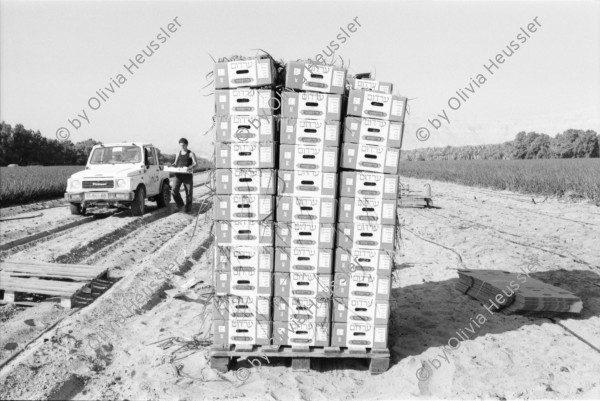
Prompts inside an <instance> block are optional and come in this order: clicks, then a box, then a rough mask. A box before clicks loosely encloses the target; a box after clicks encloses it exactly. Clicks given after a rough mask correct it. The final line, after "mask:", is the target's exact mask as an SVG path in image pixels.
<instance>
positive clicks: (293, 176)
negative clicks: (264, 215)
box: [277, 170, 337, 198]
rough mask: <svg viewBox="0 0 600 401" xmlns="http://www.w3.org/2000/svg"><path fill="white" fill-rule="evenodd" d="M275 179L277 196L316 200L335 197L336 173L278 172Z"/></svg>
mask: <svg viewBox="0 0 600 401" xmlns="http://www.w3.org/2000/svg"><path fill="white" fill-rule="evenodd" d="M277 177H278V179H277V194H279V195H287V196H298V197H303V196H310V197H316V198H325V197H326V198H335V197H336V195H337V174H336V173H324V172H322V171H309V170H296V171H279V172H278V174H277Z"/></svg>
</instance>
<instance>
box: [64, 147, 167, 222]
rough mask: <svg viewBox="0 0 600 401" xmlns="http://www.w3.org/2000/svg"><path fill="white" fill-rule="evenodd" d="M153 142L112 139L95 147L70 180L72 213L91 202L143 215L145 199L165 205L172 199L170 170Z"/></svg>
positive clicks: (81, 210) (91, 203)
mask: <svg viewBox="0 0 600 401" xmlns="http://www.w3.org/2000/svg"><path fill="white" fill-rule="evenodd" d="M157 156H158V154H157V151H156V149H155V148H154V146H152V144H150V143H133V142H123V143H110V144H106V145H96V146H94V147H93V148H92V151H91V152H90V156H89V158H88V161H87V164H86V166H85V170H83V171H80V172H78V173H75V174H73V175H72V176H71V178H69V180H68V181H67V192H66V193H65V199H66V200H67V201H69V202H70V203H71V213H72V214H85V212H86V209H87V208H88V207H90V206H96V207H111V206H112V207H119V206H124V207H130V208H131V214H132V215H134V216H141V215H143V214H144V211H145V201H146V199H148V200H150V201H154V202H156V203H157V205H158V207H165V206H167V205H168V204H169V202H171V186H170V185H169V172H167V171H163V170H162V168H161V166H160V164H159V162H158V157H157Z"/></svg>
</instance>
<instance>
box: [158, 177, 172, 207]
mask: <svg viewBox="0 0 600 401" xmlns="http://www.w3.org/2000/svg"><path fill="white" fill-rule="evenodd" d="M170 202H171V188H169V185H168V184H166V183H164V182H163V184H162V185H161V186H160V193H159V194H158V195H156V205H157V206H158V207H165V206H167V205H168V204H169V203H170Z"/></svg>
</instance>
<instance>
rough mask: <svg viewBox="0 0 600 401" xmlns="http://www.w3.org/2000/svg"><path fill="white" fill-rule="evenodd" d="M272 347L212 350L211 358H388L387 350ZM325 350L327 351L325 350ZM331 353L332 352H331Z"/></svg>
mask: <svg viewBox="0 0 600 401" xmlns="http://www.w3.org/2000/svg"><path fill="white" fill-rule="evenodd" d="M272 347H273V346H268V345H267V346H256V348H255V349H254V350H253V351H252V352H239V351H236V350H228V349H219V348H212V349H211V356H217V357H225V356H227V357H236V356H260V355H261V354H262V353H263V352H269V353H270V355H272V356H273V357H277V358H287V357H290V358H294V357H305V358H389V356H390V353H389V350H387V349H378V350H376V352H373V350H369V349H367V350H366V352H364V353H351V352H350V351H349V349H348V348H340V349H339V352H335V351H333V350H332V349H335V348H336V347H309V351H308V352H297V351H294V350H293V349H292V347H290V346H279V347H278V349H277V350H276V351H275V350H273V348H272ZM325 348H327V350H326V349H325ZM332 351H333V352H332Z"/></svg>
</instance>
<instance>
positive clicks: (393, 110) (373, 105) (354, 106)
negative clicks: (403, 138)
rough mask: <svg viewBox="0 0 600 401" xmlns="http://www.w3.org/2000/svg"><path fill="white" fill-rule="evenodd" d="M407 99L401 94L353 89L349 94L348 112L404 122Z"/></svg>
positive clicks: (364, 116)
mask: <svg viewBox="0 0 600 401" xmlns="http://www.w3.org/2000/svg"><path fill="white" fill-rule="evenodd" d="M406 101H407V100H406V98H405V97H401V96H395V95H388V94H385V93H377V92H371V91H363V90H358V89H352V90H350V93H349V94H348V109H347V111H346V114H347V115H349V116H356V117H363V118H376V119H379V120H388V121H398V122H401V123H402V122H404V114H405V112H406Z"/></svg>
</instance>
